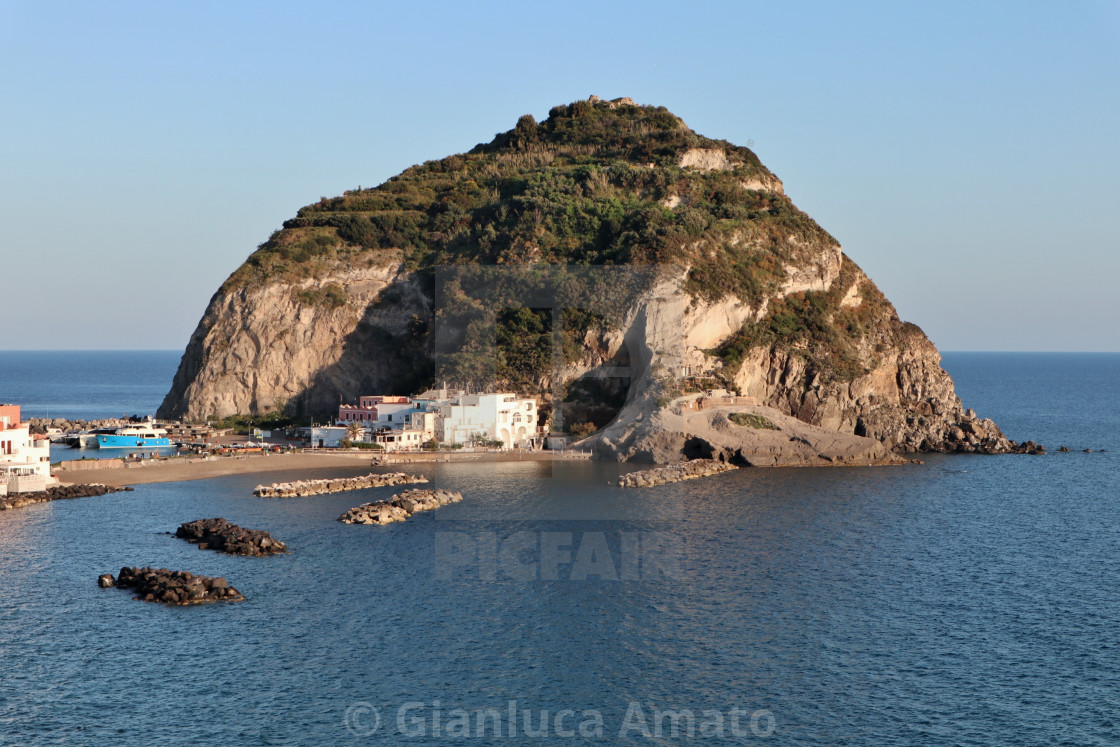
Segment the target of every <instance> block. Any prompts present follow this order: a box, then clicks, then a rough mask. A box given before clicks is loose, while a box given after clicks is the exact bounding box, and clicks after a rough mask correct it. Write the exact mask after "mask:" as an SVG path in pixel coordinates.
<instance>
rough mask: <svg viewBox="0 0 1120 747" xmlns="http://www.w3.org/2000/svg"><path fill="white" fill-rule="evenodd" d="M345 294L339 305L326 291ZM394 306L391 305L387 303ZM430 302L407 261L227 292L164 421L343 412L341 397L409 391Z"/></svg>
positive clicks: (209, 312) (186, 359)
mask: <svg viewBox="0 0 1120 747" xmlns="http://www.w3.org/2000/svg"><path fill="white" fill-rule="evenodd" d="M336 287H339V288H343V289H344V290H345V293H344V298H341V299H340V300H335V301H332V300H331V299H330V298H329V297H325V294H324V292H323V289H324V288H325V289H333V288H336ZM390 295H391V297H392V299H393V302H392V303H387V302H385V303H382V302H381V301H383V300H384V299H386V297H387V296H390ZM430 314H431V307H430V301H429V300H428V299H427V298H426V296H425V295H424V294H423V293H422V292H421V291H420V290H419V289H418V288H417V286H416V283H415V278H414V277H412V275H411V274H410V273H407V272H402V269H401V263H400V262H399V261H388V262H386V263H385V264H375V265H372V266H368V267H362V268H355V267H350V266H347V265H345V264H342V263H339V264H336V265H335V266H333V267H329V268H326V269H325V270H324V271H323V272H321V274H319V275H318V276H317V277H315V278H313V279H305V280H303V281H298V282H284V281H279V282H275V283H270V284H264V285H260V286H254V287H240V288H237V287H233V288H229V287H223V289H222V290H220V291H219V292H218V293H216V294H215V295H214V297H213V298H212V299H211V301H210V305H209V306H208V307H207V309H206V313H205V314H204V315H203V317H202V320H201V321H200V322H199V324H198V328H197V329H196V330H195V332H194V334H193V335H192V336H191V340H190V342H189V343H188V344H187V349H186V352H184V353H183V359H182V361H181V362H180V364H179V370H178V372H177V373H176V374H175V379H174V382H173V383H172V387H171V391H170V392H169V393H168V394H167V397H166V398H165V399H164V403H163V405H162V407H161V408H160V410H159V416H160V417H162V418H185V419H188V420H204V419H207V418H210V417H215V418H222V417H226V416H229V415H235V414H253V415H261V414H265V413H269V412H275V411H282V412H283V411H287V412H290V413H299V414H303V413H317V412H323V411H330V410H331V409H335V410H337V407H338V402H339V397H340V396H343V395H344V394H348V395H350V397H349V399H348V400H347V401H351V400H353V399H354V395H353V394H352V393H354V392H358V391H363V392H365V391H386V390H389V389H395V387H396V386H398V384H403V385H405V386H407V385H409V384H410V383H411V382H410V381H409V376H410V375H411V374H412V373H413V367H414V365H415V361H413V360H410V359H409V358H408V357H407V352H408V344H407V343H397V344H395V341H397V340H398V339H399V338H401V337H402V336H407V334H408V327H409V324H410V322H412V320H413V319H414V318H415V317H421V316H425V317H426V316H430Z"/></svg>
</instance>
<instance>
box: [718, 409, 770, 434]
mask: <svg viewBox="0 0 1120 747" xmlns="http://www.w3.org/2000/svg"><path fill="white" fill-rule="evenodd" d="M727 419H728V420H730V421H731V422H732V423H734V424H735V425H742V426H745V427H747V428H757V429H762V430H769V431H780V430H781V428H779V427H778V426H776V425H774V424H773V423H771V422H770V421H769V420H767V419H766V417H764V416H762V415H759V414H758V413H757V412H733V413H731V414H730V415H728V416H727Z"/></svg>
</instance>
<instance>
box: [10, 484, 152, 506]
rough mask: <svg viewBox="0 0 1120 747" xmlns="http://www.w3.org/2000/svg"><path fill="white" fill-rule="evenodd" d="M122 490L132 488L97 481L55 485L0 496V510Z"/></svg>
mask: <svg viewBox="0 0 1120 747" xmlns="http://www.w3.org/2000/svg"><path fill="white" fill-rule="evenodd" d="M122 490H132V488H112V487H109V486H108V485H101V484H99V483H94V484H90V485H57V486H55V487H53V488H47V489H46V490H36V491H33V492H30V493H12V494H11V495H4V496H0V511H5V510H7V509H9V508H22V507H23V506H30V505H32V504H33V503H45V502H47V501H60V500H66V499H68V498H88V497H90V496H95V495H105V494H107V493H119V492H121V491H122Z"/></svg>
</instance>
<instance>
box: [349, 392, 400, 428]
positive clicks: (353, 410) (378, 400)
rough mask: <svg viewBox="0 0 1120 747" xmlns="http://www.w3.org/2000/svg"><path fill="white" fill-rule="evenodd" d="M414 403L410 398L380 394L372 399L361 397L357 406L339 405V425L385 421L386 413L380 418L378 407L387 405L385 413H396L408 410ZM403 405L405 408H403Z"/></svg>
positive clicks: (384, 408) (371, 397) (383, 408)
mask: <svg viewBox="0 0 1120 747" xmlns="http://www.w3.org/2000/svg"><path fill="white" fill-rule="evenodd" d="M411 403H412V400H411V399H409V398H408V397H404V396H400V395H395V394H387V395H386V394H378V395H375V396H370V397H359V398H358V404H356V405H339V406H338V422H339V423H346V424H349V423H372V422H376V421H377V420H384V419H385V417H384V416H385V414H386V413H385V412H382V413H380V414H381V417H380V418H379V417H378V405H385V407H382V408H381V409H382V410H384V411H392V412H396V411H397V410H401V409H407V407H408V406H409V405H410V404H411ZM402 405H403V406H404V407H402Z"/></svg>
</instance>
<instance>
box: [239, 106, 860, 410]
mask: <svg viewBox="0 0 1120 747" xmlns="http://www.w3.org/2000/svg"><path fill="white" fill-rule="evenodd" d="M686 154H689V155H691V156H693V157H700V158H701V160H704V158H708V159H709V160H713V161H714V162H715V163H714V164H713V165H716V166H719V168H713V169H710V170H706V169H703V168H697V167H693V166H682V165H681V164H682V163H688V162H689V161H685V160H682V159H683V157H684V156H686ZM778 184H779V182H778V181H777V179H776V178H775V177H774V175H773V174H771V173H770V172H769V171H768V170H767V169H766V168H765V167H764V166H763V165H762V164H761V163H760V162H759V160H758V158H757V156H755V154H754V153H753V152H752V151H750V150H749V149H747V148H743V147H740V146H736V145H733V144H731V143H728V142H726V141H722V140H712V139H709V138H706V137H703V136H701V135H698V134H697V133H695V132H693V131H692V130H690V129H689V128H688V127H687V126H685V124H684V123H683V122H682V121H681V120H680V119H678V118H677V117H676V116H674V115H673V114H672V113H670V112H669V111H668V110H666V109H665V108H663V107H646V106H637V105H633V104H630V103H627V101H626V100H619V101H615V102H603V101H577V102H575V103H572V104H568V105H566V106H558V107H555V108H553V109H552V110H551V111H550V112H549V116H548V118H547V119H546V120H545V121H543V122H537V121H536V120H535V119H534V118H533V117H532V116H531V115H525V116H522V117H521V118H520V119H519V120H518V122H517V125H516V127H514V128H513V129H512V130H510V131H508V132H504V133H500V134H498V135H497V136H495V138H494V139H493V140H492V141H491V142H489V143H485V144H480V145H478V146H476V147H475V148H473V149H472V150H470V151H469V152H467V153H461V154H457V155H453V156H449V157H447V158H444V159H441V160H438V161H429V162H426V163H424V164H420V165H418V166H414V167H412V168H409V169H407V170H405V171H404V172H402V173H401V174H399V175H398V176H395V177H393V178H391V179H389V180H388V181H386V182H385V183H384V184H381V185H380V186H378V187H375V188H372V189H357V190H352V191H348V192H345V193H344V194H343V195H341V196H338V197H333V198H326V197H324V198H322V199H320V200H319V201H318V202H317V203H314V204H312V205H308V206H306V207H304V208H302V209H300V210H299V211H298V213H297V215H296V216H295V217H294V218H292V219H290V220H288V221H286V222H285V223H284V227H283V228H282V229H281V230H279V231H276V232H275V233H273V235H272V236H271V237H270V238H269V239H268V241H266V242H265V243H263V244H261V245H260V247H258V249H257V250H256V251H255V252H254V253H253V254H252V255H251V256H250V257H249V258H248V259H247V260H246V262H245V263H244V264H243V265H242V266H241V267H240V268H239V269H238V270H237V271H235V272H234V273H233V274H232V275H231V276H230V277H229V279H228V280H227V281H226V283H225V285H224V286H223V290H224V291H227V292H231V291H236V290H240V289H242V288H251V287H255V286H259V285H263V284H267V283H273V282H281V283H289V284H292V285H293V286H295V287H296V289H297V290H294V291H293V293H294V294H295V297H296V298H297V299H298V300H299V301H300V302H302V303H304V304H312V305H319V306H325V307H328V308H339V307H343V306H345V305H346V304H347V295H346V291H345V289H344V288H342V287H340V286H338V285H331V284H328V285H325V286H322V287H314V286H312V287H302V286H303V285H305V284H306V281H307V280H308V279H317V278H323V277H324V276H326V274H327V273H328V272H330V271H331V270H332V269H335V268H337V267H339V266H340V265H343V266H352V267H354V266H356V267H363V266H373V265H381V264H385V263H386V262H388V261H391V260H392V261H402V262H403V263H404V265H405V267H406V268H408V269H410V270H413V271H416V272H417V273H419V275H420V276H421V277H423V278H424V279H425V280H424V283H425V285H426V287H429V288H431V289H433V292H434V293H437V295H438V291H437V290H434V289H436V288H437V287H438V286H439V278H438V275H439V272H437V270H436V269H435V268H442V267H446V266H449V265H450V266H458V267H464V268H470V269H479V270H481V269H482V268H495V267H496V268H501V269H503V270H504V269H506V268H522V269H524V268H528V269H529V270H530V271H532V268H539V267H546V268H553V269H556V270H557V271H558V272H560V273H564V272H570V270H567V269H564V268H572V267H576V268H579V267H601V266H608V267H619V268H643V272H642V273H640V276H637V277H635V278H634V279H633V281H632V282H623V283H616V282H604V281H601V280H600V281H594V280H593V281H588V280H587V279H586V278H576V279H573V280H571V281H570V282H569V281H567V280H565V279H564V278H559V279H557V278H555V277H551V278H549V279H548V281H547V282H548V283H551V284H552V285H551V286H550V287H552V288H559V289H564V288H571V287H576V288H577V290H574V291H571V292H570V293H568V296H569V297H568V298H566V299H565V298H564V297H563V293H561V294H560V296H561V297H560V298H559V299H558V300H559V303H558V304H557V305H558V306H560V307H562V308H563V309H564V311H563V314H562V317H561V321H562V322H563V329H562V331H561V334H560V335H559V342H560V345H559V351H560V353H561V354H562V356H563V361H554V360H553V358H554V356H555V354H556V352H557V348H556V340H555V339H554V337H553V333H552V324H553V319H552V317H551V315H550V312H549V311H548V310H547V309H541V308H537V307H536V306H539V304H534V303H531V302H526V301H525V300H524V298H525V293H524V287H525V286H524V282H525V281H524V278H523V277H521V276H518V277H516V278H513V279H509V278H504V277H502V276H501V275H500V274H495V275H493V276H492V277H488V278H483V280H484V282H482V283H481V284H479V283H478V282H473V284H472V283H471V282H466V281H464V282H462V283H460V284H459V285H452V287H451V289H450V291H448V292H445V293H444V294H443V295H442V296H439V298H438V302H436V301H437V299H436V298H435V297H433V308H435V309H436V310H437V311H436V313H437V318H436V320H435V321H436V324H437V325H442V327H441V328H442V329H444V330H449V331H450V332H449V334H450V338H449V339H448V340H444V341H443V345H442V348H440V344H439V342H438V341H435V340H433V330H432V326H431V325H428V324H424V323H419V322H418V323H417V324H415V325H413V326H411V327H410V329H409V332H408V335H406V336H405V337H400V336H399V335H397V336H394V337H393V339H392V340H386V343H387V344H390V343H391V345H392V348H393V349H394V350H400V351H408V354H409V360H410V361H411V362H412V364H413V365H412V368H410V369H409V370H408V371H407V372H406V374H407V375H405V374H402V379H401V381H400V382H399V383H401V384H402V385H403V384H404V383H405V379H407V381H408V382H409V383H412V384H414V385H415V386H416V387H421V386H423V385H425V384H427V383H431V382H432V381H440V380H447V381H453V382H457V383H459V384H468V383H469V384H473V385H475V386H479V387H481V386H501V387H505V388H511V389H514V390H517V391H520V392H523V393H537V392H539V391H541V386H542V385H545V384H547V379H548V377H549V375H550V372H551V370H552V367H553V365H554V363H571V362H573V361H575V360H577V359H579V358H580V356H582V355H584V354H586V352H587V351H586V345H587V340H588V339H589V338H588V337H587V335H588V333H589V332H591V333H594V332H598V331H601V330H606V329H611V328H614V327H617V326H618V324H619V323H620V322H621V320H622V315H623V314H624V313H625V312H626V310H627V309H628V308H629V307H630V305H631V301H632V300H633V299H634V298H635V297H636V294H638V293H640V292H641V291H643V290H645V288H647V287H648V284H649V283H650V282H651V281H652V279H653V278H654V274H653V273H650V272H646V270H650V269H651V268H657V267H666V266H668V267H681V268H684V267H687V268H688V273H687V275H686V276H685V281H684V282H685V289H686V290H687V291H688V292H689V293H690V294H691V295H692V296H693V297H695V298H700V299H705V300H718V299H719V298H722V297H724V296H726V295H729V294H730V295H735V296H737V297H738V298H740V299H743V300H745V301H748V302H752V303H759V302H761V301H762V300H763V299H764V298H765V297H768V296H769V295H770V294H771V293H772V292H773V291H774V290H776V289H777V288H778V287H779V286H780V284H781V283H782V281H783V280H784V278H785V269H784V268H785V266H786V265H788V264H790V263H791V262H796V259H795V258H794V252H795V251H796V250H797V248H798V247H801V246H805V245H811V246H835V244H836V242H835V240H834V239H833V238H832V237H831V236H829V235H828V233H827V232H825V231H824V230H823V229H821V228H820V227H819V226H818V225H817V224H816V223H815V222H814V221H813V220H812V219H810V218H809V217H808V216H807V215H805V214H804V213H802V212H801V211H800V210H798V209H797V208H796V207H795V206H794V205H793V203H792V202H791V201H790V200H789V199H788V198H787V197H786V196H785V195H784V194H782V193H781V192H780V191H775V190H774V189H770V188H768V185H769V186H772V187H775V188H776V187H777V185H778ZM468 279H470V280H472V281H477V280H478V278H468ZM588 283H590V285H589V284H588ZM643 283H644V284H645V285H643ZM530 285H532V281H531V279H530ZM479 288H485V292H482V291H480V290H479ZM445 290H446V289H445ZM588 298H594V299H596V301H597V302H599V303H598V306H595V305H594V304H593V305H591V306H589V305H588V304H586V303H584V301H586V300H587V299H588ZM821 303H823V300H822V299H817V298H815V297H812V296H811V295H809V294H807V295H806V296H804V297H801V298H795V299H791V300H790V301H789V302H788V303H785V304H776V305H775V307H774V308H772V311H771V316H770V317H769V318H768V319H767V320H765V321H764V322H763V323H762V324H761V326H759V328H758V329H753V328H752V329H747V328H744V330H743V331H741V332H740V334H739V335H738V336H736V338H735V339H733V340H731V341H729V342H728V344H727V345H725V346H724V348H723V349H721V351H720V355H722V356H724V358H725V360H726V361H727V362H728V363H729V364H732V365H734V364H735V361H736V357H737V356H741V354H742V351H743V350H745V349H747V348H748V347H751V346H754V345H758V344H764V343H766V341H767V340H769V339H771V338H772V337H776V336H780V335H781V334H784V333H785V332H786V331H793V332H798V331H799V330H803V331H804V332H805V334H806V335H815V334H817V332H818V331H819V330H820V329H823V328H824V327H826V326H827V324H826V320H825V319H824V316H823V314H824V311H823V310H822V308H821V307H820V304H821ZM362 324H363V325H365V326H369V325H366V323H365V322H362ZM363 334H366V335H367V336H371V337H376V336H377V335H379V334H385V333H384V332H383V331H380V330H377V329H365V328H364V327H363ZM827 334H828V333H826V336H827ZM834 337H835V336H833V337H830V338H828V339H829V340H830V341H831V342H829V345H832V346H833V347H834V348H835V350H833V349H831V348H830V349H829V350H828V351H822V352H821V354H822V355H824V354H825V353H827V354H828V355H830V356H833V357H837V363H836V368H837V369H838V370H845V371H847V370H848V369H853V367H854V365H855V364H854V363H852V362H851V360H849V357H848V356H847V351H846V349H845V348H844V345H843V344H842V340H839V341H837V340H834ZM495 343H497V346H498V350H499V354H498V355H497V356H496V357H495V356H494V355H493V346H494V344H495ZM834 343H835V344H834ZM437 348H438V349H437ZM425 351H430V354H431V358H432V360H428V358H427V353H426V352H425ZM845 367H846V368H845ZM853 370H854V369H853ZM615 395H617V392H615V393H613V394H611V395H610V396H612V397H613V396H615ZM604 396H607V395H604ZM600 405H603V406H604V407H605V406H606V403H605V402H599V401H598V400H594V401H592V402H591V405H590V406H589V409H588V410H587V411H586V412H580V413H579V416H580V417H583V418H585V420H586V421H587V422H592V423H595V424H600V423H599V421H601V420H603V419H604V418H607V417H608V416H607V414H606V413H607V412H608V410H606V409H602V408H600V407H599V406H600ZM596 408H599V409H596Z"/></svg>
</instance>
